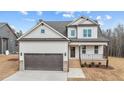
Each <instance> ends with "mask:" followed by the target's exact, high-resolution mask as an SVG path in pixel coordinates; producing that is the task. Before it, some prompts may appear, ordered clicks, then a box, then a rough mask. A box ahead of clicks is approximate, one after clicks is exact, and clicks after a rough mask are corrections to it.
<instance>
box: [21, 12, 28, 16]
mask: <svg viewBox="0 0 124 93" xmlns="http://www.w3.org/2000/svg"><path fill="white" fill-rule="evenodd" d="M20 13H21V14H23V15H28V12H27V11H20Z"/></svg>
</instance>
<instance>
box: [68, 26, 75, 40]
mask: <svg viewBox="0 0 124 93" xmlns="http://www.w3.org/2000/svg"><path fill="white" fill-rule="evenodd" d="M71 30H75V36H71ZM76 36H77V33H76V28H75V27H68V38H76Z"/></svg>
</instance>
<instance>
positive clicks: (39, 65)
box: [24, 53, 63, 71]
mask: <svg viewBox="0 0 124 93" xmlns="http://www.w3.org/2000/svg"><path fill="white" fill-rule="evenodd" d="M24 59H25V70H51V71H63V55H62V54H36V53H34V54H31V53H29V54H24Z"/></svg>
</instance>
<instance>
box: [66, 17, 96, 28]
mask: <svg viewBox="0 0 124 93" xmlns="http://www.w3.org/2000/svg"><path fill="white" fill-rule="evenodd" d="M87 24H90V25H92V24H97V23H96V22H95V21H94V20H91V19H89V18H85V17H80V18H79V19H77V20H75V21H73V22H71V23H70V24H69V25H68V26H70V25H87Z"/></svg>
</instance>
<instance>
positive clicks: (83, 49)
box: [82, 45, 86, 54]
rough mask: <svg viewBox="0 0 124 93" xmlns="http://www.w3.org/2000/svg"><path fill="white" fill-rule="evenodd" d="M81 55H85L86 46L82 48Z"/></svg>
mask: <svg viewBox="0 0 124 93" xmlns="http://www.w3.org/2000/svg"><path fill="white" fill-rule="evenodd" d="M82 54H86V46H85V45H84V46H82Z"/></svg>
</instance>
